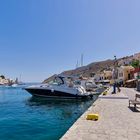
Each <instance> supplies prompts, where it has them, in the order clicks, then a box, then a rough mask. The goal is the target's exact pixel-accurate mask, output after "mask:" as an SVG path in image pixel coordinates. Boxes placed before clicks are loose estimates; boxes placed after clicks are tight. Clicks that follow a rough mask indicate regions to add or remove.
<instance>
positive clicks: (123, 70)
mask: <svg viewBox="0 0 140 140" xmlns="http://www.w3.org/2000/svg"><path fill="white" fill-rule="evenodd" d="M132 71H134V67H132V66H121V67H119V68H118V80H120V81H123V82H126V81H127V80H130V79H132V78H133V75H132Z"/></svg>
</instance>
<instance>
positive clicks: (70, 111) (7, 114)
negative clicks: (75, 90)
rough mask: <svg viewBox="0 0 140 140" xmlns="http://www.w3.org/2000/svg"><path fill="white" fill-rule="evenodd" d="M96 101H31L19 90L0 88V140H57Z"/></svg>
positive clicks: (40, 99)
mask: <svg viewBox="0 0 140 140" xmlns="http://www.w3.org/2000/svg"><path fill="white" fill-rule="evenodd" d="M96 99H97V96H95V97H94V99H93V100H88V101H85V100H84V101H83V100H75V99H73V100H54V99H44V98H35V97H32V96H31V95H30V94H29V93H28V92H26V91H25V90H23V89H22V88H9V87H0V140H58V139H60V138H61V137H62V136H63V135H64V133H66V131H67V130H68V129H69V128H70V127H71V126H72V124H73V123H74V122H75V121H76V120H77V119H78V118H79V117H80V115H82V114H83V113H84V112H85V111H86V109H87V108H88V107H89V106H90V105H91V104H92V103H93V102H94V100H96Z"/></svg>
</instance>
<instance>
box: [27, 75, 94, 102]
mask: <svg viewBox="0 0 140 140" xmlns="http://www.w3.org/2000/svg"><path fill="white" fill-rule="evenodd" d="M69 78H70V77H66V76H62V75H57V76H56V77H55V79H54V80H53V81H52V82H51V83H49V84H43V85H38V86H29V87H27V88H25V90H26V91H28V92H29V93H30V94H32V95H33V96H41V97H47V98H80V99H81V98H82V99H83V98H92V97H93V94H92V93H91V92H86V90H85V88H84V87H82V86H81V85H73V84H72V83H71V82H69V81H68V79H69Z"/></svg>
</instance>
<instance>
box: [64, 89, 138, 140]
mask: <svg viewBox="0 0 140 140" xmlns="http://www.w3.org/2000/svg"><path fill="white" fill-rule="evenodd" d="M110 92H111V90H110ZM136 93H137V92H136V91H135V90H134V89H127V88H122V89H121V93H118V94H116V95H114V94H113V95H112V94H109V95H107V96H108V97H111V98H99V99H98V100H97V101H96V102H95V103H94V104H93V105H92V106H91V107H90V108H89V109H88V110H87V111H86V112H85V113H84V114H83V115H82V116H81V117H80V118H79V119H78V120H77V121H76V122H75V124H74V125H73V126H72V127H71V128H70V129H69V130H68V132H67V133H66V134H65V135H64V136H63V137H62V138H61V139H62V140H140V112H133V111H132V110H131V109H130V108H128V98H126V96H128V97H129V98H131V99H133V98H134V96H135V94H136ZM118 97H119V98H118ZM88 113H99V115H100V119H99V120H98V121H87V120H86V115H87V114H88Z"/></svg>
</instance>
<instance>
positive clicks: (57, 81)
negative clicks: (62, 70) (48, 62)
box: [50, 77, 64, 85]
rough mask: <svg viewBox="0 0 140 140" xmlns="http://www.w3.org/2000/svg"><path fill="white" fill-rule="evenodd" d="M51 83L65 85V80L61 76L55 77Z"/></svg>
mask: <svg viewBox="0 0 140 140" xmlns="http://www.w3.org/2000/svg"><path fill="white" fill-rule="evenodd" d="M50 84H52V85H63V84H64V82H63V80H62V79H61V78H59V77H55V78H54V79H53V81H51V82H50Z"/></svg>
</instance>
